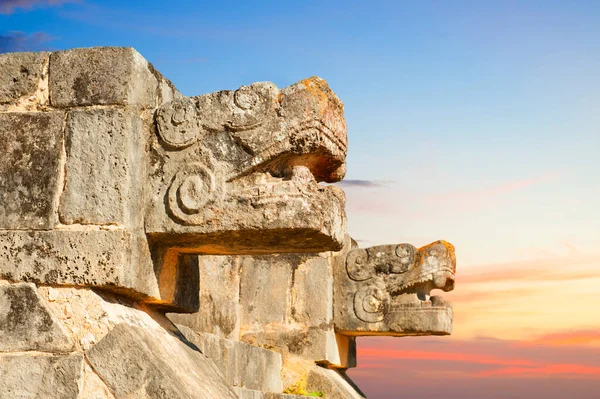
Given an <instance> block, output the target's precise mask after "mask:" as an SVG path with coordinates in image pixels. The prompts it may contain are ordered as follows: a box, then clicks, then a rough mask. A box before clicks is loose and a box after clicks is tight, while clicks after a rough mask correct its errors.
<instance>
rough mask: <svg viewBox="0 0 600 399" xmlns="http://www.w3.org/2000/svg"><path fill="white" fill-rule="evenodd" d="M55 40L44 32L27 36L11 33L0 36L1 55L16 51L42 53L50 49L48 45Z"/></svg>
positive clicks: (16, 32)
mask: <svg viewBox="0 0 600 399" xmlns="http://www.w3.org/2000/svg"><path fill="white" fill-rule="evenodd" d="M53 39H54V38H53V37H52V36H50V35H48V34H47V33H44V32H34V33H30V34H26V33H24V32H19V31H9V32H6V33H3V34H0V53H9V52H15V51H42V50H47V49H48V43H49V42H50V41H52V40H53Z"/></svg>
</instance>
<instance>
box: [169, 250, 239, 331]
mask: <svg viewBox="0 0 600 399" xmlns="http://www.w3.org/2000/svg"><path fill="white" fill-rule="evenodd" d="M196 258H198V261H199V262H198V263H199V273H200V278H199V281H200V283H199V291H200V309H199V310H198V311H197V312H195V313H191V314H177V313H170V314H168V317H169V319H171V320H172V321H173V322H174V323H177V324H182V325H185V326H187V327H190V328H191V329H192V330H194V331H198V332H208V333H212V334H216V335H218V336H220V337H223V338H232V339H236V338H238V337H239V311H238V308H239V291H240V273H239V268H240V260H239V258H238V257H233V256H210V255H207V256H200V257H196Z"/></svg>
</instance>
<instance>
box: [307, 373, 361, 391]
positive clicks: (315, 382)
mask: <svg viewBox="0 0 600 399" xmlns="http://www.w3.org/2000/svg"><path fill="white" fill-rule="evenodd" d="M306 390H307V391H308V392H313V391H321V392H323V393H324V394H325V398H336V399H364V398H366V396H365V394H364V393H362V392H361V391H360V389H358V387H357V386H356V384H354V382H352V380H351V379H350V377H348V376H347V375H346V373H345V372H344V371H342V370H331V369H326V368H323V367H314V368H312V369H311V370H310V372H309V373H308V378H307V380H306Z"/></svg>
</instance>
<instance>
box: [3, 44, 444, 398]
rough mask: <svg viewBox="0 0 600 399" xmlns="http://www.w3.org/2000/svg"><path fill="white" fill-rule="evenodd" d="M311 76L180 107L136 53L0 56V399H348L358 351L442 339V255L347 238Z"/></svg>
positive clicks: (327, 93) (336, 104) (334, 119)
mask: <svg viewBox="0 0 600 399" xmlns="http://www.w3.org/2000/svg"><path fill="white" fill-rule="evenodd" d="M346 150H347V138H346V122H345V119H344V115H343V105H342V103H341V101H340V100H339V99H338V98H337V97H336V95H335V94H334V93H333V92H332V91H331V90H330V89H329V87H328V86H327V83H326V82H325V81H323V80H322V79H319V78H310V79H306V80H303V81H300V82H298V83H296V84H293V85H291V86H289V87H286V88H283V89H278V88H277V87H276V86H275V85H273V84H272V83H267V82H262V83H254V84H251V85H249V86H242V87H240V88H239V89H237V90H235V91H220V92H216V93H212V94H206V95H202V96H197V97H185V96H183V95H181V94H180V93H179V92H178V91H177V90H176V89H175V88H174V87H173V85H172V84H171V83H170V82H169V81H168V80H167V79H165V78H164V77H163V76H162V75H161V74H160V73H159V72H157V71H156V70H155V69H154V68H153V67H152V65H151V64H149V63H148V62H147V61H146V60H144V58H142V56H140V55H139V54H138V53H137V52H136V51H135V50H133V49H131V48H112V47H105V48H91V49H73V50H68V51H58V52H53V53H48V52H41V53H12V54H3V55H0V154H1V156H0V397H1V398H5V399H9V398H10V399H12V398H64V399H68V398H94V399H108V398H111V399H112V398H130V399H133V398H161V399H162V398H206V399H221V398H223V399H226V398H227V399H229V398H232V399H233V398H240V399H277V398H290V399H291V398H300V397H303V396H305V395H313V396H315V395H318V396H323V397H325V398H362V397H364V395H363V394H362V393H361V392H360V390H359V389H358V388H357V387H356V386H355V385H354V384H353V383H352V381H351V380H350V379H349V378H348V376H347V375H346V373H345V371H346V370H347V369H348V368H351V367H355V366H356V337H360V336H367V335H377V336H407V335H432V334H435V335H444V334H449V333H450V331H451V327H452V307H451V305H450V304H449V303H447V302H446V301H444V299H443V298H441V297H439V296H431V297H430V296H429V295H430V291H431V290H433V289H441V290H444V291H449V290H451V289H453V286H454V272H455V266H456V261H455V256H454V248H453V247H452V245H450V244H449V243H447V242H444V241H437V242H434V243H432V244H430V245H427V246H425V247H423V248H415V247H414V246H412V245H409V244H397V245H386V246H377V247H371V248H367V249H360V248H358V247H357V245H356V243H355V242H353V240H352V239H351V238H350V237H348V236H347V235H346V216H345V212H344V201H345V197H344V193H343V191H342V190H341V189H340V188H338V187H336V186H335V185H321V184H319V183H321V182H326V183H333V182H336V181H339V180H341V179H342V178H343V177H344V174H345V157H346Z"/></svg>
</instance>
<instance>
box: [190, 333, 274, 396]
mask: <svg viewBox="0 0 600 399" xmlns="http://www.w3.org/2000/svg"><path fill="white" fill-rule="evenodd" d="M178 327H179V330H180V331H181V332H182V333H183V334H184V335H185V337H186V338H187V339H188V340H189V341H190V342H192V343H193V344H194V345H196V346H197V347H198V348H199V349H200V351H201V352H202V353H203V354H204V355H205V356H207V357H208V358H209V359H211V360H213V361H214V362H215V364H216V366H217V367H218V368H219V370H221V372H222V373H223V375H224V376H225V379H226V380H227V382H228V383H229V384H230V385H231V386H234V387H242V388H246V389H251V390H257V391H265V392H281V391H282V390H283V385H282V381H281V368H282V360H281V354H279V353H278V352H275V351H272V350H268V349H263V348H259V347H256V346H252V345H249V344H247V343H244V342H240V341H234V340H230V339H225V338H220V337H218V336H216V335H214V334H209V333H196V332H194V331H192V330H191V329H189V328H187V327H185V326H178Z"/></svg>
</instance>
